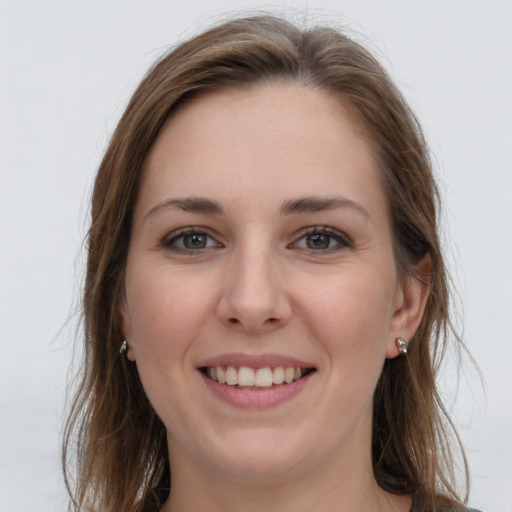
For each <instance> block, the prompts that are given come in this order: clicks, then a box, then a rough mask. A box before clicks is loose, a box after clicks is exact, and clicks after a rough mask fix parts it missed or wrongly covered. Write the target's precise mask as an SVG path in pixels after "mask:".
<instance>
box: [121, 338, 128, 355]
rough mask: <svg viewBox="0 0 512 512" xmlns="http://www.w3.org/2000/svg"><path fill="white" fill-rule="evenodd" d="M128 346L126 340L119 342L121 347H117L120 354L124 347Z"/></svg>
mask: <svg viewBox="0 0 512 512" xmlns="http://www.w3.org/2000/svg"><path fill="white" fill-rule="evenodd" d="M127 348H128V343H126V340H124V341H123V343H121V348H120V349H119V353H120V354H122V353H123V352H124V351H125V350H126V349H127Z"/></svg>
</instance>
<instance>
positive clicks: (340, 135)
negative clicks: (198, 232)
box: [139, 83, 383, 202]
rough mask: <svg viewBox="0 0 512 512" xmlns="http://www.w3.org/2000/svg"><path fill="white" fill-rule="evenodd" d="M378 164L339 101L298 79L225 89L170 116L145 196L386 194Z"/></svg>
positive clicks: (153, 154) (150, 161)
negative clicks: (354, 190) (369, 191)
mask: <svg viewBox="0 0 512 512" xmlns="http://www.w3.org/2000/svg"><path fill="white" fill-rule="evenodd" d="M377 167H378V166H377V164H376V160H375V158H374V156H373V152H372V148H371V146H370V144H368V142H367V141H366V139H365V138H364V137H363V135H362V134H361V131H360V130H359V128H358V123H357V122H356V120H355V116H354V115H352V114H351V113H350V112H349V111H348V110H347V109H346V108H345V107H344V106H343V105H342V104H341V102H340V101H339V100H338V99H336V98H334V97H332V96H330V95H327V94H325V93H322V92H318V91H315V90H313V89H311V88H309V87H306V86H303V85H299V84H295V83H278V84H262V85H257V86H254V87H252V88H250V89H248V90H240V89H223V90H220V91H214V92H208V93H206V94H203V95H200V96H198V97H197V98H194V99H191V100H190V101H188V102H186V103H184V104H182V105H181V106H180V108H179V109H178V110H177V111H176V112H175V113H174V114H173V115H172V116H171V118H170V119H169V120H168V121H167V123H166V124H165V125H164V128H163V129H162V131H161V133H160V134H159V136H158V138H157V140H156V142H155V144H154V146H153V147H152V149H151V151H150V153H149V155H148V158H147V160H146V162H145V166H144V178H143V183H142V190H141V197H140V198H139V199H140V202H146V200H147V199H148V197H147V196H148V195H149V196H151V200H154V201H158V200H163V199H165V196H166V195H168V194H171V193H179V194H182V195H185V196H192V195H207V196H209V195H212V194H213V195H218V196H222V197H219V199H221V200H222V199H223V198H226V199H232V200H234V199H236V198H237V197H238V198H240V196H241V195H243V196H245V197H246V199H247V200H253V199H254V200H255V199H256V198H257V197H258V194H259V196H260V197H264V198H266V199H265V200H269V199H270V198H271V197H273V196H274V195H280V194H281V195H282V194H288V195H289V196H301V195H304V194H307V195H326V194H332V188H333V187H334V186H336V187H338V188H341V189H343V188H346V189H347V191H348V192H350V189H351V188H358V187H359V188H360V189H365V188H367V189H373V190H372V192H376V191H377V192H378V193H380V194H382V193H383V192H382V187H381V186H380V178H379V173H378V169H377ZM370 185H371V186H370ZM377 189H378V190H377ZM340 192H343V190H340Z"/></svg>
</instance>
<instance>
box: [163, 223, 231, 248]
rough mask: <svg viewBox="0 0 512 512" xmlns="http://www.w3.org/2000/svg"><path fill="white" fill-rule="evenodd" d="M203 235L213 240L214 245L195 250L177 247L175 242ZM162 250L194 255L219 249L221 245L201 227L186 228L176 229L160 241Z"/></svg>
mask: <svg viewBox="0 0 512 512" xmlns="http://www.w3.org/2000/svg"><path fill="white" fill-rule="evenodd" d="M196 234H197V235H205V236H206V237H208V238H209V239H211V240H213V241H214V242H215V244H213V245H209V246H207V247H200V248H197V249H189V248H186V247H178V246H177V245H176V242H177V241H178V240H180V239H183V238H184V237H186V236H187V235H196ZM160 245H161V246H162V247H163V248H164V249H166V250H168V251H172V252H174V253H177V254H195V253H202V252H203V251H206V250H209V249H213V248H221V247H223V244H222V243H221V242H219V241H218V239H217V237H216V236H215V235H213V234H212V233H211V230H210V229H208V228H205V227H202V226H187V227H184V228H180V229H176V230H174V231H172V232H170V233H168V234H167V235H165V236H164V238H163V239H162V241H161V244H160Z"/></svg>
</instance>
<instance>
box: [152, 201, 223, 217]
mask: <svg viewBox="0 0 512 512" xmlns="http://www.w3.org/2000/svg"><path fill="white" fill-rule="evenodd" d="M167 208H180V209H181V210H184V211H186V212H194V213H215V214H217V215H219V214H222V213H223V209H222V207H221V206H220V204H219V203H217V202H216V201H212V200H211V199H206V198H205V197H185V198H182V199H181V198H177V199H173V198H170V199H166V200H165V201H162V202H161V203H158V204H157V205H156V206H153V208H151V210H149V211H148V213H146V215H144V220H146V219H147V218H148V217H149V216H151V215H154V214H155V213H156V212H159V211H160V210H165V209H167Z"/></svg>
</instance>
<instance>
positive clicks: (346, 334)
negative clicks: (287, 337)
mask: <svg viewBox="0 0 512 512" xmlns="http://www.w3.org/2000/svg"><path fill="white" fill-rule="evenodd" d="M381 276H382V274H381V273H379V272H376V271H371V272H370V271H360V270H359V271H356V270H352V271H347V272H345V273H344V274H343V275H340V276H338V277H337V278H333V277H332V276H331V278H330V279H328V280H327V279H326V282H319V283H318V282H317V284H316V286H315V288H314V289H313V292H314V293H312V294H311V295H312V296H310V298H309V300H307V299H305V300H304V309H305V311H307V313H306V314H305V317H309V319H310V321H309V324H310V329H311V330H314V336H315V338H316V339H318V340H319V341H320V342H321V343H322V344H324V345H325V348H326V351H327V352H328V354H329V355H330V357H331V360H332V362H333V364H335V363H336V361H342V362H343V367H344V369H345V370H346V371H349V372H350V371H353V369H354V368H355V366H354V365H355V364H356V363H357V364H356V366H357V367H360V366H361V364H367V363H368V364H371V363H370V362H369V360H375V362H376V363H377V366H380V365H381V361H382V362H383V360H384V358H385V352H386V346H387V341H388V336H389V328H390V325H391V319H392V313H393V298H394V286H393V281H392V279H388V278H386V277H384V278H382V277H381ZM347 362H351V363H353V364H346V363H347Z"/></svg>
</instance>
